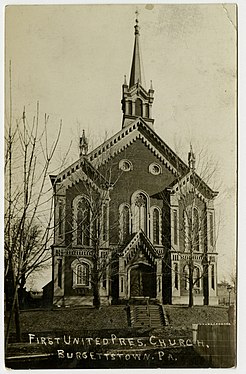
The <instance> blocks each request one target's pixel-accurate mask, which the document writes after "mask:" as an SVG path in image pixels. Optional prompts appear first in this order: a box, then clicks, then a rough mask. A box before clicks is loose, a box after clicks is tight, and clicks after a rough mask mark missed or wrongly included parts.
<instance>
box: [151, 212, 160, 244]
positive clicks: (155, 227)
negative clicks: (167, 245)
mask: <svg viewBox="0 0 246 374" xmlns="http://www.w3.org/2000/svg"><path fill="white" fill-rule="evenodd" d="M160 226H161V224H160V210H159V209H158V208H156V207H154V208H152V238H153V244H160Z"/></svg>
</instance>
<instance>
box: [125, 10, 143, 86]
mask: <svg viewBox="0 0 246 374" xmlns="http://www.w3.org/2000/svg"><path fill="white" fill-rule="evenodd" d="M135 14H136V23H135V26H134V28H135V42H134V49H133V57H132V67H131V74H130V82H129V87H132V86H134V84H136V83H140V84H142V85H143V83H144V82H143V71H142V67H141V55H140V42H139V37H140V33H139V29H140V28H139V25H138V14H139V13H138V10H136V12H135Z"/></svg>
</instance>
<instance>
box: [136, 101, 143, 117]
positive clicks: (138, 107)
mask: <svg viewBox="0 0 246 374" xmlns="http://www.w3.org/2000/svg"><path fill="white" fill-rule="evenodd" d="M135 115H136V116H137V117H142V115H143V104H142V100H140V99H137V100H136V102H135Z"/></svg>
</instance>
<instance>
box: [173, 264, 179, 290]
mask: <svg viewBox="0 0 246 374" xmlns="http://www.w3.org/2000/svg"><path fill="white" fill-rule="evenodd" d="M174 287H175V288H176V290H178V289H179V273H178V264H174Z"/></svg>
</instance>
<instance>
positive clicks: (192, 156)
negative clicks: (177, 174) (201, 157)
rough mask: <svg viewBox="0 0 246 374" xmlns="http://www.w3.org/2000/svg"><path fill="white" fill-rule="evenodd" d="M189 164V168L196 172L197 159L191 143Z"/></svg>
mask: <svg viewBox="0 0 246 374" xmlns="http://www.w3.org/2000/svg"><path fill="white" fill-rule="evenodd" d="M188 163H189V168H190V169H191V170H192V171H194V170H195V164H196V157H195V154H194V152H193V149H192V144H191V142H190V152H189V153H188Z"/></svg>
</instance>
